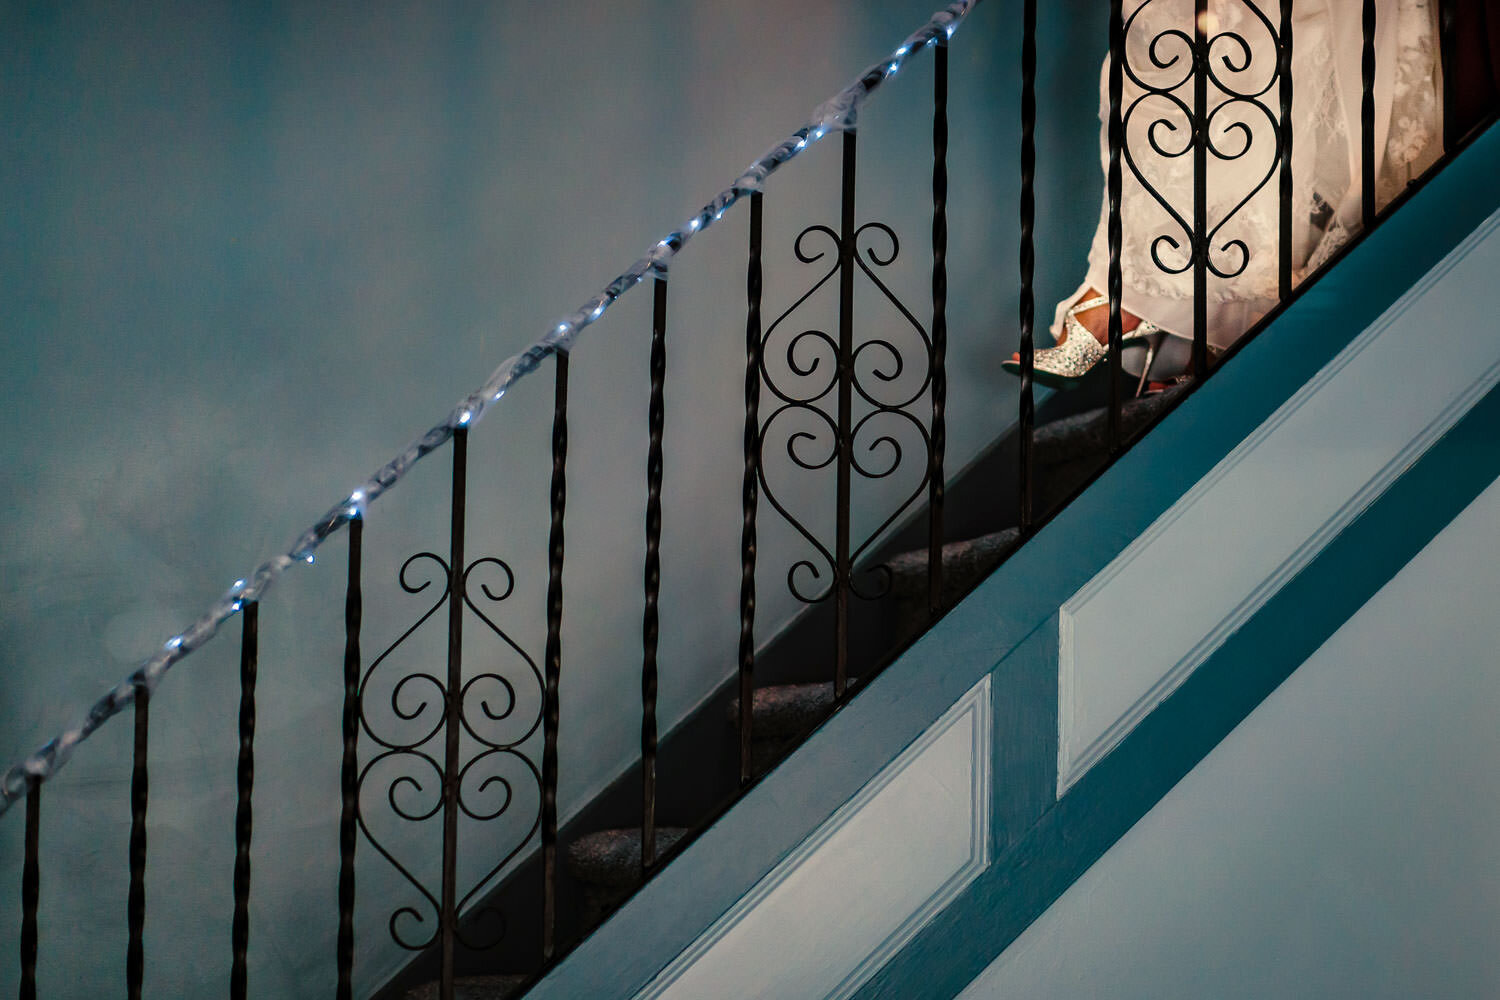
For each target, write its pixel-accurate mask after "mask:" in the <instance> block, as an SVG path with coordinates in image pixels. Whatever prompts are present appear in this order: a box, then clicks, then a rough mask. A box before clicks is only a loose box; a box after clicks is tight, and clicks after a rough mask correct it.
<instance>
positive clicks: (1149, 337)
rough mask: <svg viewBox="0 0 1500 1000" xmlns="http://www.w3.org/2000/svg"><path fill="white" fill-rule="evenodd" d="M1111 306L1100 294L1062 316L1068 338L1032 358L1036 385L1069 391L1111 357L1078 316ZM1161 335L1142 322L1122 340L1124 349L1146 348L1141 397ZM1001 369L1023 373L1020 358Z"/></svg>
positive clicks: (1106, 298) (1013, 372) (1013, 373)
mask: <svg viewBox="0 0 1500 1000" xmlns="http://www.w3.org/2000/svg"><path fill="white" fill-rule="evenodd" d="M1108 303H1109V296H1108V295H1099V296H1096V297H1094V298H1092V299H1085V300H1084V301H1082V302H1079V303H1078V304H1076V305H1074V306H1071V307H1069V309H1068V311H1067V312H1065V313H1063V329H1064V330H1065V331H1067V337H1066V338H1065V339H1064V340H1063V342H1062V343H1061V344H1059V345H1058V346H1057V347H1048V348H1044V349H1043V350H1040V351H1037V352H1036V353H1035V354H1034V355H1033V362H1032V364H1033V368H1032V371H1033V374H1034V377H1035V379H1036V380H1037V382H1039V383H1041V384H1042V385H1045V386H1048V387H1050V388H1054V389H1066V388H1069V387H1071V386H1074V385H1076V384H1078V382H1079V381H1080V380H1082V378H1083V377H1084V376H1085V375H1087V374H1088V373H1089V372H1090V371H1091V370H1092V369H1093V367H1094V366H1095V365H1096V364H1098V363H1099V362H1100V361H1102V360H1104V359H1105V358H1107V357H1109V348H1108V347H1106V346H1105V345H1104V344H1101V343H1099V341H1098V340H1096V339H1094V335H1093V334H1092V333H1090V332H1089V331H1088V329H1087V328H1086V327H1084V325H1083V324H1082V323H1080V322H1078V314H1079V313H1081V312H1086V311H1088V310H1090V309H1093V308H1095V307H1097V306H1102V305H1107V304H1108ZM1161 332H1162V329H1161V327H1159V326H1157V325H1156V324H1155V323H1153V322H1151V321H1150V320H1146V319H1143V320H1141V321H1140V324H1139V325H1138V326H1136V328H1135V329H1134V330H1131V331H1130V332H1129V333H1127V334H1125V335H1123V336H1122V337H1121V338H1120V345H1121V346H1122V347H1135V346H1140V345H1141V344H1144V346H1145V348H1146V364H1145V367H1143V368H1142V369H1141V381H1140V384H1139V385H1137V386H1136V395H1140V392H1141V390H1142V389H1143V388H1145V385H1146V374H1147V373H1148V372H1150V371H1151V363H1152V362H1153V361H1154V360H1156V348H1157V346H1158V344H1159V342H1160V340H1159V338H1158V337H1157V334H1160V333H1161ZM1000 366H1001V367H1002V368H1004V369H1005V370H1006V371H1008V372H1010V373H1011V374H1012V375H1020V374H1021V362H1020V361H1019V360H1018V359H1007V360H1005V361H1002V362H1001V363H1000Z"/></svg>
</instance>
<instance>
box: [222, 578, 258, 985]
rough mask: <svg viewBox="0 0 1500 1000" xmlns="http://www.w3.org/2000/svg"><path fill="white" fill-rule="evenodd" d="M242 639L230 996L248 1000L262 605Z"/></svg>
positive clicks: (248, 611) (252, 611) (246, 620)
mask: <svg viewBox="0 0 1500 1000" xmlns="http://www.w3.org/2000/svg"><path fill="white" fill-rule="evenodd" d="M241 613H242V615H243V616H244V617H243V622H242V627H243V631H242V632H241V635H240V757H239V768H238V772H237V775H236V780H237V783H238V790H239V801H238V803H237V804H236V806H235V812H234V920H233V923H232V925H231V928H230V946H231V949H232V952H233V955H232V958H231V960H230V967H229V996H230V998H231V1000H245V996H246V993H247V991H248V986H249V983H248V979H249V969H248V967H247V961H246V959H247V956H248V954H249V950H250V832H251V827H252V825H253V814H252V812H251V796H252V794H253V792H254V790H255V676H256V671H257V668H258V666H259V662H258V661H259V659H260V602H259V601H247V602H245V606H244V608H243V610H242V612H241Z"/></svg>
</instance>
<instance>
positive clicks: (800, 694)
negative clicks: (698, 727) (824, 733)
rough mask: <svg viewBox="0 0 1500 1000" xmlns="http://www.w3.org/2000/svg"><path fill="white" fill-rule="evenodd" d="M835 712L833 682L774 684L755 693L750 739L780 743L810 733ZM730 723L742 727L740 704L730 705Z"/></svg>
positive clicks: (752, 704) (735, 700) (735, 702)
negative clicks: (740, 723)
mask: <svg viewBox="0 0 1500 1000" xmlns="http://www.w3.org/2000/svg"><path fill="white" fill-rule="evenodd" d="M832 711H833V682H832V681H827V682H824V683H814V684H773V685H769V686H767V687H760V688H756V689H755V697H754V698H752V699H751V701H750V736H751V739H752V740H754V741H755V742H757V743H758V742H761V741H766V742H772V743H779V742H781V741H782V740H788V739H795V738H796V737H798V736H801V735H802V734H803V733H805V732H807V731H808V730H809V729H811V728H812V727H813V726H816V725H817V724H818V723H819V722H822V721H823V720H824V719H825V718H827V717H828V713H830V712H832ZM729 721H730V724H731V725H734V726H738V725H739V722H740V700H739V699H738V698H736V699H734V700H733V701H732V702H730V703H729Z"/></svg>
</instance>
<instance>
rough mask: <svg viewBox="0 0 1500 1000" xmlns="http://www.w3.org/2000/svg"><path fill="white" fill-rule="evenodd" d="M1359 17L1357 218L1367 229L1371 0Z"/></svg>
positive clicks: (1371, 215)
mask: <svg viewBox="0 0 1500 1000" xmlns="http://www.w3.org/2000/svg"><path fill="white" fill-rule="evenodd" d="M1363 13H1364V16H1363V17H1362V18H1361V20H1360V30H1361V32H1362V33H1363V39H1364V47H1363V49H1362V51H1361V54H1360V63H1359V69H1360V82H1361V96H1360V102H1359V177H1360V181H1359V183H1360V192H1359V194H1360V219H1361V221H1362V222H1363V224H1364V228H1365V230H1366V231H1367V232H1368V231H1369V229H1370V227H1371V226H1372V225H1374V224H1375V0H1364V12H1363Z"/></svg>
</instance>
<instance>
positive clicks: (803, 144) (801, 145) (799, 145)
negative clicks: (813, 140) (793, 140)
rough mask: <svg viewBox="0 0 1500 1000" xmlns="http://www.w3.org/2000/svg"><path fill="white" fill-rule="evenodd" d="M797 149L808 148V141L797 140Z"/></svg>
mask: <svg viewBox="0 0 1500 1000" xmlns="http://www.w3.org/2000/svg"><path fill="white" fill-rule="evenodd" d="M797 148H798V149H806V148H807V140H806V139H798V140H797Z"/></svg>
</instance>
